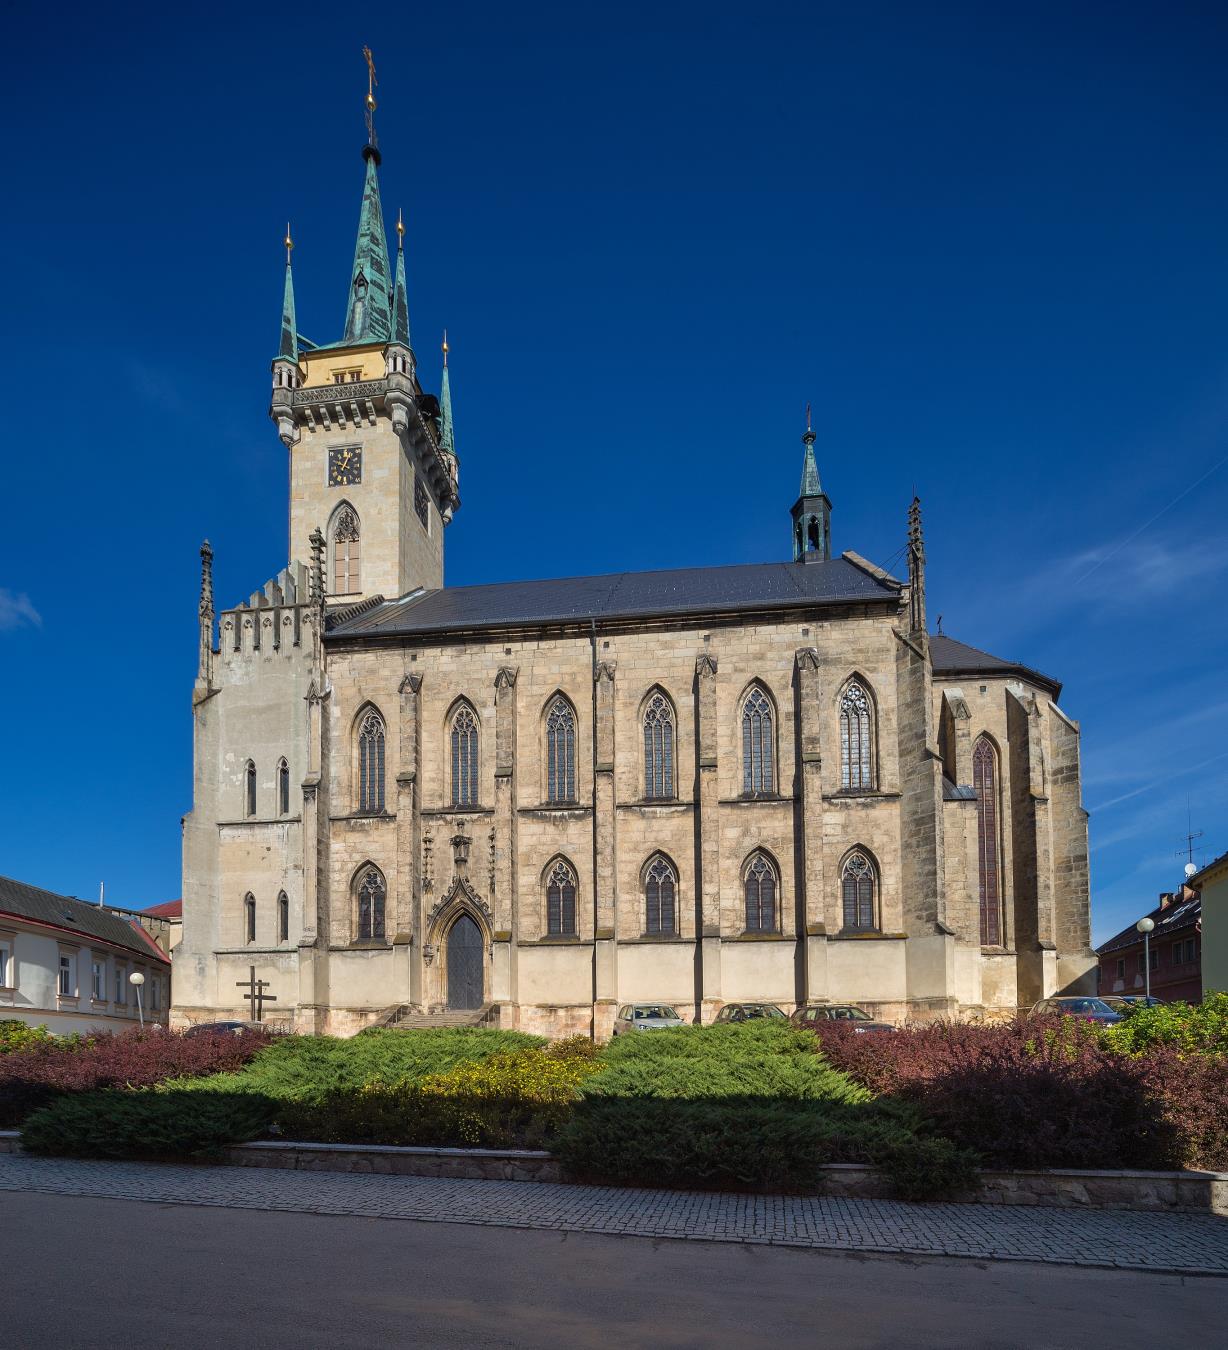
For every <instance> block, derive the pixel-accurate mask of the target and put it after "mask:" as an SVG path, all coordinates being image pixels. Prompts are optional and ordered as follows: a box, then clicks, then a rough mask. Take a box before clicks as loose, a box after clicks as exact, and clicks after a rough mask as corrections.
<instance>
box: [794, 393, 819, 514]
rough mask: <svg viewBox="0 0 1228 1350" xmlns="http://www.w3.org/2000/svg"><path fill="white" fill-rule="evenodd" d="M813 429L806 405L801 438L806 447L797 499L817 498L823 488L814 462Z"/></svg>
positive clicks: (817, 467)
mask: <svg viewBox="0 0 1228 1350" xmlns="http://www.w3.org/2000/svg"><path fill="white" fill-rule="evenodd" d="M814 441H815V436H814V428H813V427H812V426H811V425H810V404H809V403H807V404H806V431H805V434H804V435H803V436H802V444H803V445H804V446H805V447H806V453H805V455H804V456H803V458H802V486H801V488H800V489H799V491H798V494H797V495H798V496H799V497H817V496H818V495H819V494H820V493H821V492H822V491H823V488H822V486H821V484H820V483H819V466H818V465H817V464H816V463H815V460H814Z"/></svg>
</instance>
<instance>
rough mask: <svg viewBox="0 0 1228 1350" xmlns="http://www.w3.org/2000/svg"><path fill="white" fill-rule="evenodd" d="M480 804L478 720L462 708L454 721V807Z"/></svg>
mask: <svg viewBox="0 0 1228 1350" xmlns="http://www.w3.org/2000/svg"><path fill="white" fill-rule="evenodd" d="M477 804H478V719H477V718H476V717H475V716H474V715H473V709H472V708H469V707H462V708H461V709H460V710H459V711H458V712H457V714H456V716H455V717H453V719H452V805H453V806H476V805H477Z"/></svg>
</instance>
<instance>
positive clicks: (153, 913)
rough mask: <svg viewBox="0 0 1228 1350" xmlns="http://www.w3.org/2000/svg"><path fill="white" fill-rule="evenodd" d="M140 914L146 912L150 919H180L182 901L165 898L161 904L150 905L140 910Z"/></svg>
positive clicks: (181, 915)
mask: <svg viewBox="0 0 1228 1350" xmlns="http://www.w3.org/2000/svg"><path fill="white" fill-rule="evenodd" d="M141 913H142V914H148V915H149V917H150V918H151V919H182V918H183V901H182V900H167V901H166V902H165V903H164V904H161V905H150V906H149V908H148V909H143V910H141Z"/></svg>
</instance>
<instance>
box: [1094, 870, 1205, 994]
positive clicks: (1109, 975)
mask: <svg viewBox="0 0 1228 1350" xmlns="http://www.w3.org/2000/svg"><path fill="white" fill-rule="evenodd" d="M1196 880H1197V878H1196V877H1192V878H1191V879H1190V880H1189V881H1188V882H1186V883H1184V884H1183V885H1182V886H1181V887H1180V889H1179V890H1176V891H1173V892H1171V893H1167V892H1166V893H1164V894H1162V895H1161V896H1160V903H1159V904H1158V905H1157V906H1156V907H1155V908H1154V909H1153V910H1150V911H1148V914H1147V915H1146V917H1147V918H1149V919H1151V921H1152V922H1153V923H1154V924H1155V928H1154V929H1152V931H1151V934H1150V936H1149V939H1148V940H1147V941H1146V942H1144V941H1143V935H1142V933H1140V932H1139V931H1138V929H1137V927H1136V926H1135V924H1133V923H1132V924H1131V925H1130V926H1129V928H1123V929H1122V931H1121V932H1120V933H1118V934H1117V936H1116V937H1112V938H1110V939H1109V940H1108V941H1107V942H1106V943H1104V945H1103V946H1100V947H1097V948H1096V955H1097V956H1098V957H1099V958H1100V992H1101V993H1102V994H1141V993H1143V991H1144V989H1145V988H1146V985H1147V979H1146V975H1145V971H1146V968H1147V955H1146V954H1147V953H1149V955H1150V962H1151V992H1152V994H1153V995H1154V996H1155V997H1156V998H1162V999H1164V1000H1165V1001H1166V1002H1170V1003H1172V1002H1176V1001H1178V1000H1181V1001H1184V1002H1186V1003H1198V1002H1200V1001H1201V999H1202V988H1203V980H1202V966H1201V957H1202V931H1201V917H1202V899H1201V897H1200V895H1199V892H1198V889H1197V887H1196V886H1195V885H1194V884H1193V883H1194V882H1195V881H1196ZM1141 917H1143V916H1140V918H1141ZM1136 923H1137V920H1136Z"/></svg>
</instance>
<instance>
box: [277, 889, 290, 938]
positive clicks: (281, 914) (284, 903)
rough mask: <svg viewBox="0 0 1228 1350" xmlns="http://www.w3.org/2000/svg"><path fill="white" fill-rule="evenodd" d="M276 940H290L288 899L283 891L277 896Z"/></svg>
mask: <svg viewBox="0 0 1228 1350" xmlns="http://www.w3.org/2000/svg"><path fill="white" fill-rule="evenodd" d="M277 941H278V942H289V941H290V901H289V900H288V899H287V898H286V893H285V891H282V892H281V894H280V895H279V896H278V897H277Z"/></svg>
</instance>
